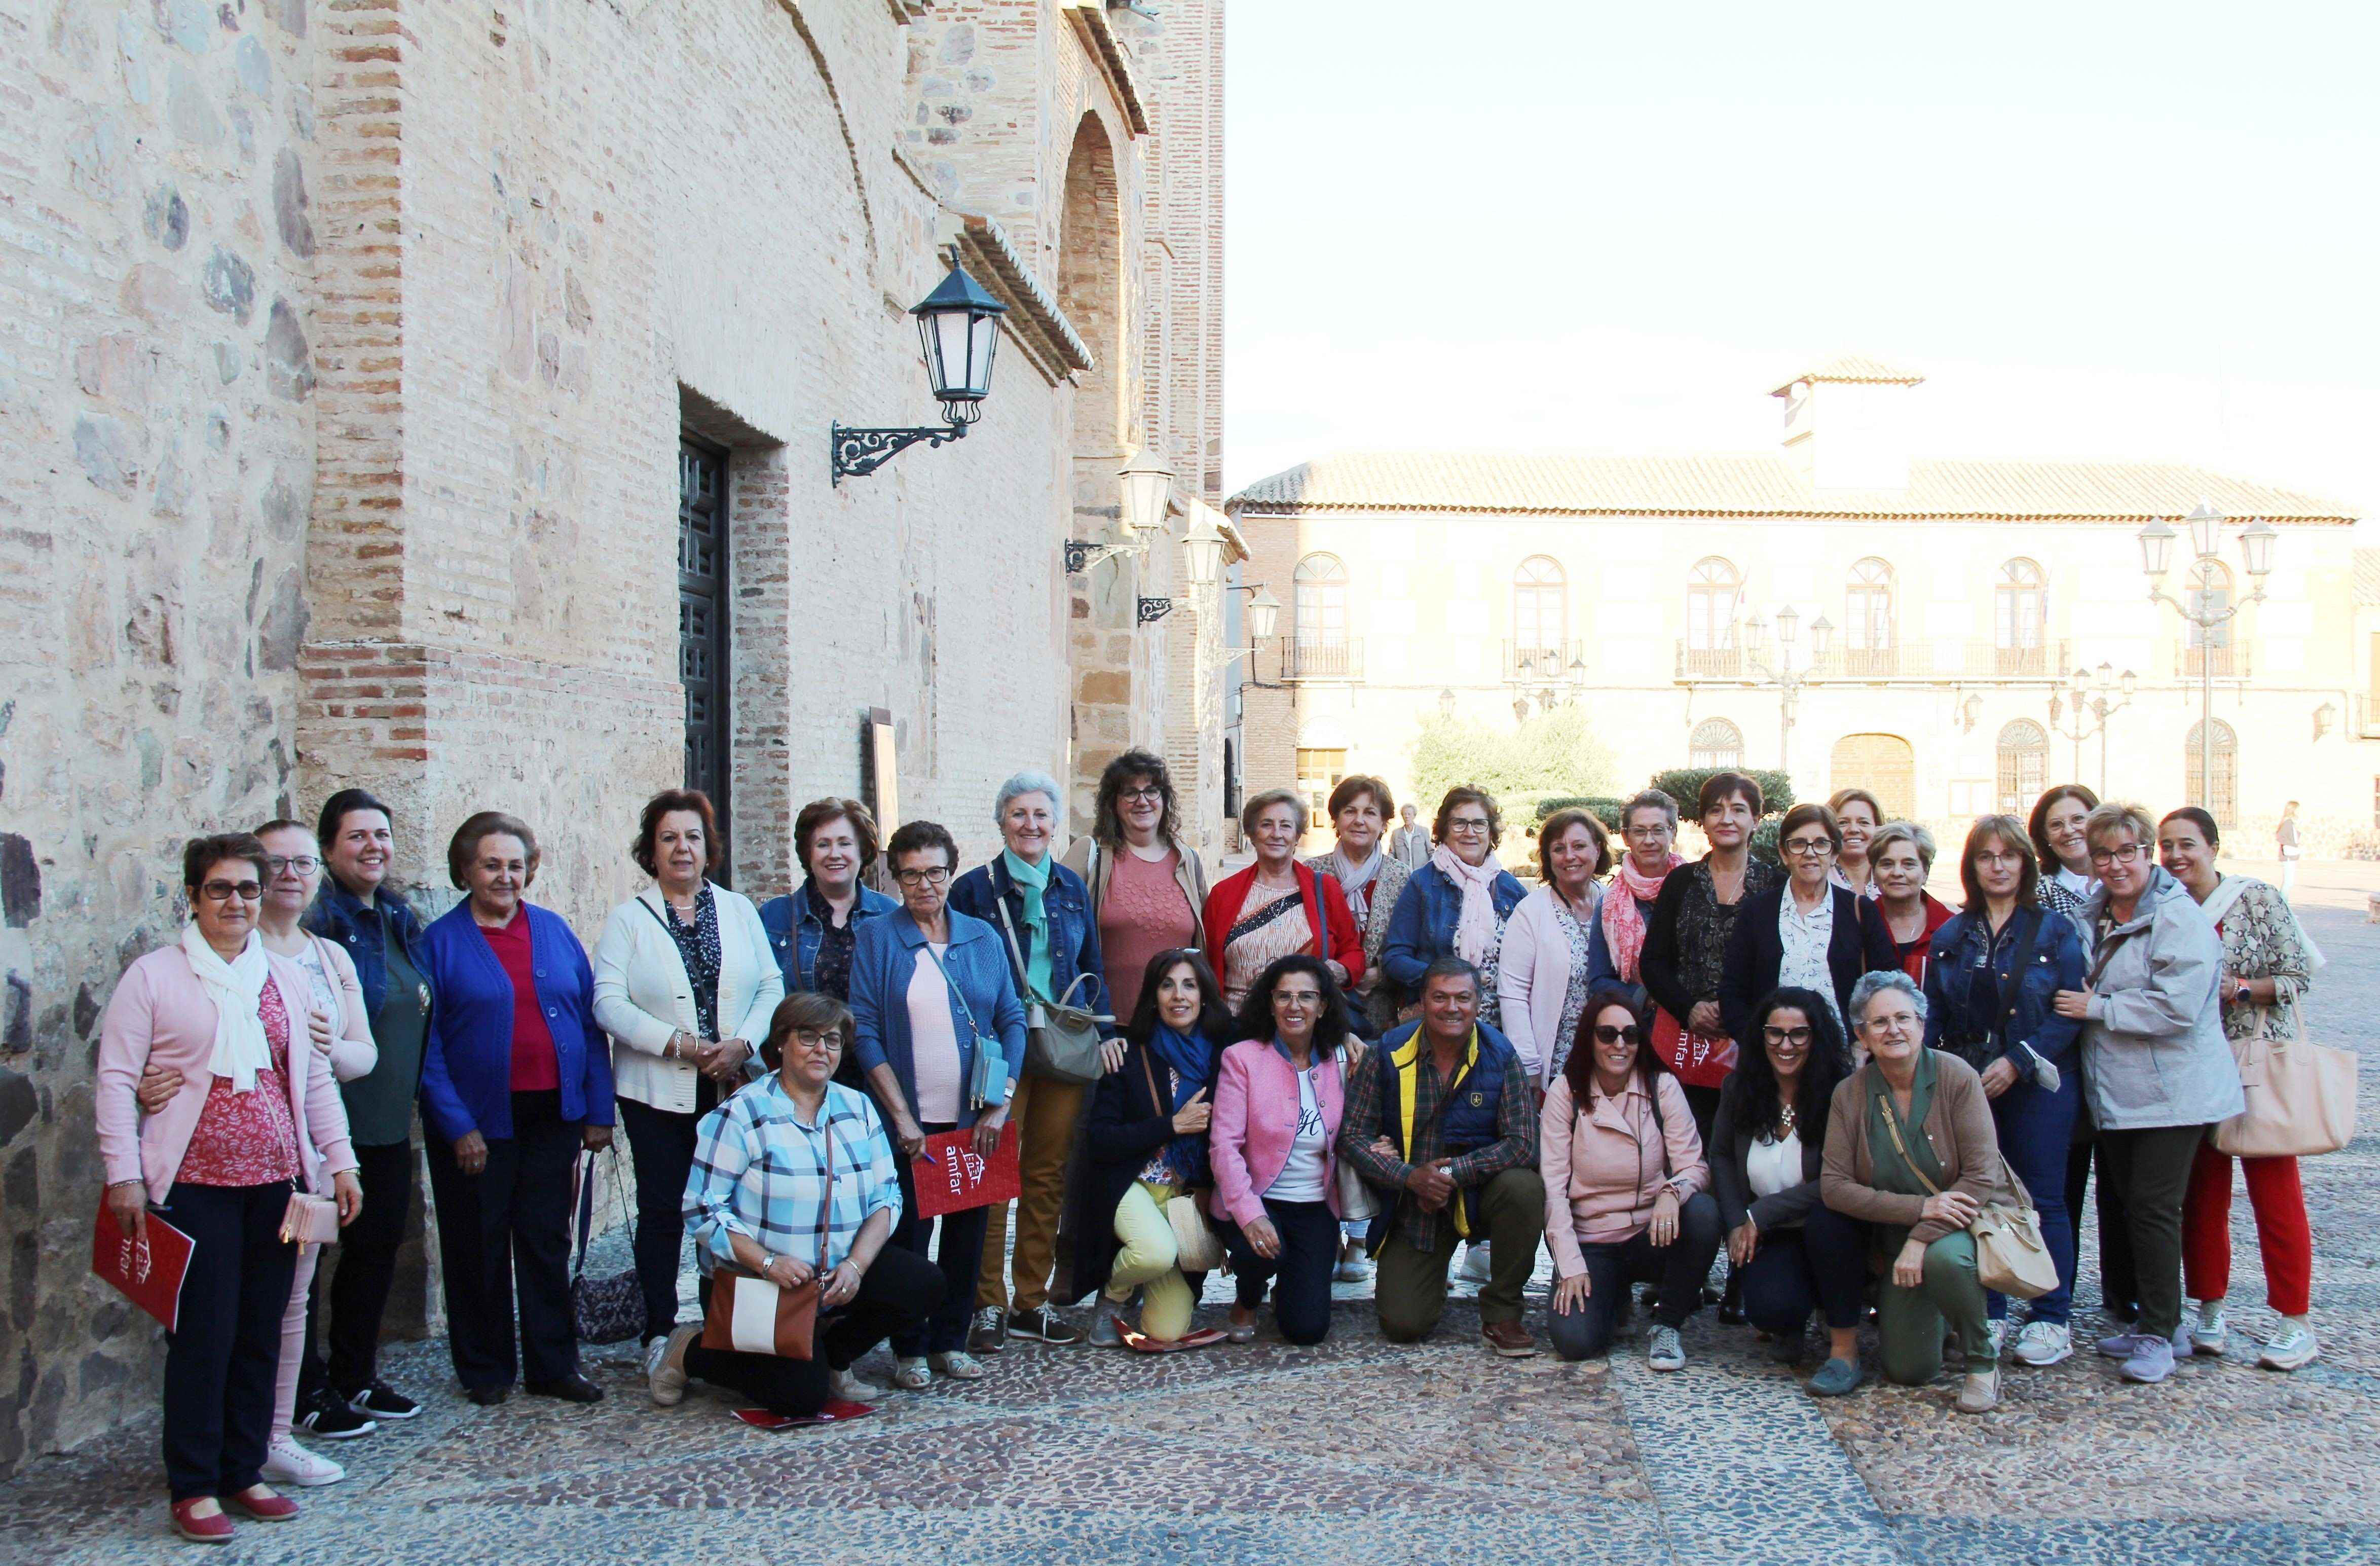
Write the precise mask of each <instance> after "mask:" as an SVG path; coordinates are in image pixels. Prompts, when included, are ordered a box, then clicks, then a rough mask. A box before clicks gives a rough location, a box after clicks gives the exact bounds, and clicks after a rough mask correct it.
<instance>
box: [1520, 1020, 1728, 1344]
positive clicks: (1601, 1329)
mask: <svg viewBox="0 0 2380 1566" xmlns="http://www.w3.org/2000/svg"><path fill="white" fill-rule="evenodd" d="M1650 1034H1651V1030H1650V1029H1649V1028H1648V1027H1647V1026H1646V1025H1645V1014H1644V1013H1643V1012H1641V1011H1639V1010H1638V1009H1636V1007H1635V1006H1634V1005H1633V1004H1632V1003H1631V1001H1630V999H1629V997H1628V995H1627V992H1626V991H1624V990H1621V989H1618V988H1603V989H1598V990H1597V991H1596V992H1595V993H1594V994H1593V995H1591V996H1589V997H1587V999H1586V1009H1585V1012H1584V1013H1582V1014H1581V1016H1580V1018H1579V1024H1578V1037H1577V1040H1576V1042H1575V1043H1574V1044H1573V1046H1572V1049H1571V1052H1570V1058H1569V1059H1568V1060H1566V1061H1565V1062H1564V1063H1563V1065H1562V1071H1561V1074H1560V1076H1558V1077H1556V1078H1555V1079H1554V1081H1553V1085H1552V1086H1551V1087H1550V1088H1548V1090H1547V1092H1546V1103H1545V1107H1544V1109H1543V1110H1542V1111H1541V1112H1540V1113H1539V1115H1538V1118H1537V1172H1538V1173H1540V1174H1542V1175H1543V1176H1544V1177H1545V1181H1546V1242H1547V1243H1548V1244H1549V1245H1550V1246H1552V1247H1553V1253H1554V1273H1555V1278H1556V1282H1555V1284H1554V1291H1553V1294H1552V1296H1551V1298H1549V1299H1548V1301H1547V1303H1546V1327H1547V1329H1548V1334H1549V1335H1550V1336H1551V1337H1552V1339H1553V1340H1554V1352H1556V1353H1559V1354H1560V1355H1561V1357H1562V1358H1564V1359H1567V1360H1580V1359H1587V1358H1591V1357H1594V1356H1597V1355H1599V1354H1602V1353H1603V1352H1605V1351H1606V1350H1608V1349H1609V1347H1610V1346H1611V1337H1612V1334H1613V1332H1614V1331H1615V1330H1616V1329H1617V1327H1618V1326H1619V1322H1620V1313H1621V1308H1622V1307H1623V1306H1624V1305H1625V1304H1626V1303H1627V1300H1628V1290H1629V1288H1630V1286H1631V1285H1633V1284H1636V1283H1649V1282H1653V1281H1655V1280H1657V1279H1658V1281H1659V1283H1660V1285H1661V1293H1660V1301H1659V1303H1658V1304H1657V1305H1656V1306H1655V1307H1654V1310H1653V1324H1654V1325H1653V1330H1652V1333H1651V1335H1650V1337H1649V1338H1648V1340H1647V1341H1646V1343H1645V1353H1646V1362H1647V1363H1648V1364H1650V1365H1651V1366H1652V1367H1653V1368H1654V1369H1655V1370H1678V1369H1681V1368H1682V1367H1683V1366H1684V1364H1685V1363H1686V1352H1685V1350H1684V1348H1683V1347H1682V1346H1681V1344H1680V1343H1679V1340H1678V1329H1679V1328H1680V1327H1683V1326H1684V1325H1685V1324H1686V1317H1687V1316H1689V1315H1693V1314H1694V1310H1695V1308H1696V1307H1698V1306H1699V1305H1700V1304H1701V1303H1702V1293H1703V1278H1704V1277H1705V1275H1706V1274H1707V1273H1708V1272H1709V1271H1710V1265H1711V1258H1712V1257H1714V1256H1716V1255H1717V1254H1718V1242H1719V1218H1718V1204H1717V1203H1715V1202H1714V1201H1713V1200H1712V1199H1711V1194H1710V1167H1709V1165H1707V1164H1706V1163H1705V1162H1704V1160H1703V1144H1702V1138H1701V1136H1700V1135H1699V1134H1698V1133H1697V1132H1695V1130H1694V1111H1693V1110H1692V1108H1691V1107H1688V1105H1687V1103H1686V1095H1685V1094H1684V1092H1683V1091H1682V1089H1681V1088H1680V1087H1679V1086H1678V1079H1677V1078H1676V1077H1674V1076H1672V1075H1670V1071H1669V1068H1668V1067H1667V1066H1666V1065H1665V1064H1664V1063H1663V1062H1662V1059H1661V1058H1660V1056H1659V1055H1658V1054H1657V1053H1655V1051H1654V1050H1653V1049H1652V1048H1651V1047H1650Z"/></svg>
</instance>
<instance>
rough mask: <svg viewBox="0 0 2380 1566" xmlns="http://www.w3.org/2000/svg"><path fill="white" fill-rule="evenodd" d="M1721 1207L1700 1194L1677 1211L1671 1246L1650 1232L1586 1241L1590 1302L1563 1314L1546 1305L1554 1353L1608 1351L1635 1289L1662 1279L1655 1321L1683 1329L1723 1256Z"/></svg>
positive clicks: (1570, 1355)
mask: <svg viewBox="0 0 2380 1566" xmlns="http://www.w3.org/2000/svg"><path fill="white" fill-rule="evenodd" d="M1718 1222H1719V1220H1718V1203H1717V1202H1714V1201H1713V1200H1711V1195H1710V1193H1709V1192H1707V1191H1697V1192H1696V1193H1694V1195H1692V1196H1691V1197H1689V1198H1687V1200H1686V1205H1684V1206H1683V1207H1682V1208H1680V1209H1679V1210H1678V1237H1677V1238H1676V1239H1675V1240H1672V1241H1671V1242H1670V1243H1668V1244H1667V1245H1656V1244H1654V1243H1653V1233H1652V1230H1649V1229H1645V1230H1637V1232H1636V1233H1634V1234H1633V1235H1631V1236H1629V1237H1628V1238H1627V1239H1625V1240H1622V1241H1621V1242H1618V1243H1616V1244H1597V1243H1595V1242H1589V1241H1581V1242H1579V1247H1578V1248H1579V1251H1580V1253H1581V1254H1582V1255H1583V1256H1584V1257H1585V1261H1586V1280H1587V1283H1586V1298H1585V1301H1584V1302H1582V1303H1580V1305H1579V1307H1578V1309H1576V1310H1574V1311H1558V1310H1556V1309H1554V1308H1553V1305H1552V1303H1550V1301H1549V1302H1548V1304H1547V1306H1546V1334H1547V1336H1548V1337H1550V1338H1551V1339H1552V1340H1554V1352H1556V1353H1558V1354H1560V1355H1561V1357H1562V1358H1564V1359H1569V1360H1579V1359H1593V1358H1595V1357H1597V1355H1599V1354H1603V1353H1606V1352H1609V1351H1610V1348H1611V1337H1612V1333H1613V1332H1614V1331H1615V1330H1616V1329H1617V1328H1618V1326H1619V1323H1620V1313H1621V1309H1622V1308H1623V1307H1624V1306H1625V1305H1626V1304H1627V1303H1628V1289H1629V1286H1630V1285H1631V1284H1636V1283H1650V1282H1654V1281H1656V1280H1658V1282H1659V1283H1660V1286H1661V1297H1660V1303H1658V1304H1657V1305H1655V1306H1654V1307H1653V1319H1654V1320H1655V1321H1657V1322H1658V1323H1660V1324H1661V1325H1662V1326H1663V1327H1683V1326H1684V1325H1685V1324H1686V1317H1688V1316H1690V1315H1694V1312H1695V1311H1696V1310H1697V1309H1699V1308H1700V1307H1701V1305H1702V1303H1703V1278H1704V1277H1705V1276H1706V1274H1708V1273H1709V1271H1710V1265H1711V1257H1713V1256H1714V1255H1716V1254H1718V1241H1719V1232H1718Z"/></svg>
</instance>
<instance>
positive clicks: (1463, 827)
mask: <svg viewBox="0 0 2380 1566" xmlns="http://www.w3.org/2000/svg"><path fill="white" fill-rule="evenodd" d="M1433 830H1434V831H1435V832H1436V834H1437V838H1438V847H1437V848H1436V849H1434V850H1431V852H1430V856H1429V863H1427V864H1425V865H1423V866H1422V867H1421V868H1420V869H1418V870H1416V871H1415V872H1414V873H1413V875H1411V876H1409V877H1408V878H1407V879H1406V881H1405V889H1404V890H1403V891H1402V892H1400V893H1398V894H1397V906H1396V908H1395V909H1394V910H1393V911H1391V912H1390V914H1389V937H1388V939H1387V940H1386V941H1385V942H1383V943H1382V944H1381V947H1380V967H1381V969H1382V971H1383V972H1385V973H1387V974H1388V977H1389V982H1390V984H1392V985H1395V986H1396V991H1397V999H1398V1002H1399V1004H1400V1005H1401V1006H1402V1007H1403V1008H1404V1010H1403V1011H1401V1012H1400V1013H1399V1014H1400V1015H1401V1016H1410V1015H1413V1014H1414V1013H1413V1008H1414V1007H1415V1006H1416V1005H1417V1004H1418V1003H1419V1001H1420V999H1421V976H1422V974H1423V973H1425V972H1427V970H1428V968H1429V965H1430V964H1431V963H1433V962H1435V961H1437V960H1439V958H1441V957H1460V958H1462V959H1463V960H1464V961H1465V962H1468V963H1470V964H1471V965H1472V966H1473V967H1474V968H1476V969H1478V970H1479V1014H1480V1015H1481V1016H1483V1017H1493V1016H1497V1015H1500V1013H1499V1012H1498V1010H1497V1009H1496V959H1497V954H1498V949H1499V948H1500V947H1501V946H1502V944H1503V939H1504V922H1505V921H1506V920H1507V919H1510V918H1511V917H1512V910H1513V909H1514V908H1515V907H1517V906H1518V905H1519V904H1520V901H1521V899H1523V898H1524V897H1526V896H1527V895H1528V888H1527V887H1524V886H1522V885H1521V883H1520V881H1519V880H1518V879H1517V878H1516V877H1515V876H1513V875H1512V873H1511V872H1510V871H1508V870H1506V869H1505V868H1504V866H1503V864H1502V863H1500V862H1499V861H1498V859H1497V858H1496V843H1497V840H1498V839H1499V838H1500V837H1502V835H1503V830H1504V825H1503V816H1502V814H1500V812H1498V810H1497V809H1496V801H1495V800H1494V798H1493V797H1491V796H1490V795H1489V794H1488V792H1487V791H1486V790H1484V789H1474V788H1470V787H1467V786H1463V787H1457V788H1453V789H1448V790H1447V791H1446V798H1445V799H1443V800H1441V801H1439V806H1438V822H1437V825H1436V826H1435V827H1434V828H1433Z"/></svg>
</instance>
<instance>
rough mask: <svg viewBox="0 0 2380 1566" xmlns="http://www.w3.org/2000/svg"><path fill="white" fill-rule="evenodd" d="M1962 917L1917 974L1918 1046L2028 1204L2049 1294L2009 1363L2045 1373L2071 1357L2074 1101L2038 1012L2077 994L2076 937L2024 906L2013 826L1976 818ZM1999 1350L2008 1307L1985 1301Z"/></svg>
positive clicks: (2029, 850)
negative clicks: (1948, 1074) (1937, 1066)
mask: <svg viewBox="0 0 2380 1566" xmlns="http://www.w3.org/2000/svg"><path fill="white" fill-rule="evenodd" d="M1959 882H1960V885H1961V886H1962V887H1964V888H1965V889H1966V894H1967V899H1966V907H1965V909H1964V910H1962V911H1961V912H1959V913H1957V914H1954V915H1953V916H1952V917H1951V919H1950V921H1949V923H1948V924H1944V925H1943V926H1942V929H1941V933H1940V934H1938V935H1937V936H1935V937H1934V956H1933V960H1932V961H1931V962H1930V963H1929V964H1928V965H1927V967H1926V970H1925V1003H1926V1004H1925V1043H1926V1046H1927V1047H1929V1048H1933V1049H1940V1050H1945V1051H1948V1052H1949V1053H1950V1054H1952V1055H1955V1056H1957V1057H1958V1058H1960V1059H1961V1060H1964V1061H1965V1062H1966V1063H1967V1064H1968V1065H1970V1066H1973V1068H1975V1070H1976V1071H1978V1072H1979V1073H1981V1076H1982V1081H1983V1084H1984V1096H1985V1098H1987V1099H1988V1100H1990V1102H1991V1107H1992V1125H1993V1129H1994V1132H1995V1133H1996V1134H1997V1135H1998V1138H1999V1144H2000V1153H2001V1156H2003V1157H2005V1158H2006V1159H2007V1160H2008V1165H2009V1168H2010V1171H2011V1172H2013V1173H2014V1174H2015V1175H2016V1177H2017V1178H2018V1179H2019V1180H2021V1181H2023V1182H2024V1188H2025V1190H2027V1191H2028V1192H2030V1193H2033V1198H2034V1208H2035V1210H2036V1211H2037V1212H2038V1213H2039V1214H2040V1217H2041V1238H2042V1242H2043V1243H2044V1244H2046V1245H2047V1246H2048V1247H2049V1255H2050V1259H2051V1261H2053V1262H2054V1263H2055V1264H2056V1265H2057V1267H2058V1287H2057V1288H2055V1289H2053V1290H2051V1291H2049V1292H2048V1293H2046V1294H2044V1295H2042V1296H2041V1297H2040V1298H2038V1299H2036V1300H2034V1302H2033V1305H2032V1310H2031V1314H2030V1316H2029V1318H2028V1319H2027V1320H2026V1322H2025V1324H2024V1330H2022V1332H2020V1333H2018V1334H2017V1338H2016V1343H2015V1346H2014V1349H2013V1351H2012V1352H2013V1353H2014V1356H2015V1358H2016V1360H2017V1362H2018V1363H2019V1364H2030V1365H2051V1364H2058V1362H2059V1361H2060V1360H2063V1359H2065V1358H2066V1357H2067V1356H2068V1355H2070V1354H2071V1353H2072V1352H2074V1347H2073V1340H2072V1336H2071V1332H2070V1321H2071V1319H2072V1316H2073V1310H2074V1272H2075V1254H2074V1215H2073V1213H2072V1212H2071V1211H2070V1210H2069V1209H2068V1207H2067V1205H2066V1194H2065V1182H2066V1149H2067V1146H2068V1144H2069V1143H2070V1142H2071V1140H2072V1138H2073V1131H2074V1112H2075V1108H2076V1107H2077V1106H2078V1105H2080V1104H2081V1103H2082V1101H2083V1074H2082V1072H2081V1071H2078V1070H2076V1069H2075V1061H2074V1036H2075V1031H2076V1025H2075V1023H2074V1022H2073V1020H2072V1019H2070V1018H2066V1017H2061V1016H2059V1015H2058V1013H2057V1011H2056V1010H2055V1009H2053V1008H2052V1007H2051V1005H2050V997H2053V996H2055V995H2056V994H2057V993H2058V991H2059V990H2062V989H2073V988H2076V987H2078V986H2079V985H2081V984H2082V983H2083V937H2082V936H2081V935H2080V933H2078V932H2077V931H2076V929H2075V928H2074V922H2073V921H2072V920H2070V919H2069V918H2067V917H2066V916H2065V915H2064V914H2062V913H2055V912H2052V911H2049V910H2048V909H2046V908H2043V907H2041V906H2040V905H2039V903H2038V902H2037V901H2036V899H2035V895H2034V894H2035V890H2036V888H2037V887H2038V886H2039V867H2038V866H2036V865H2035V864H2034V859H2033V844H2032V840H2031V838H2030V837H2029V836H2028V835H2027V834H2026V832H2025V829H2024V824H2023V823H2022V822H2021V821H2019V820H2017V818H2016V817H2014V816H2012V815H1987V816H1985V817H1984V818H1983V819H1982V820H1980V821H1978V822H1976V823H1975V825H1974V826H1973V827H1972V828H1970V829H1969V831H1968V833H1967V845H1966V847H1965V848H1964V849H1963V850H1961V852H1960V855H1959ZM1989 1304H1990V1315H1991V1328H1990V1330H1991V1333H1992V1339H1993V1341H1994V1343H1995V1344H1998V1343H2001V1342H2002V1341H2003V1337H2004V1333H2005V1329H2006V1324H2007V1319H2008V1297H2007V1296H2006V1295H2004V1294H1994V1295H1992V1296H1991V1299H1990V1302H1989Z"/></svg>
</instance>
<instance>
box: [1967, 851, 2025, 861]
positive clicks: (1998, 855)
mask: <svg viewBox="0 0 2380 1566" xmlns="http://www.w3.org/2000/svg"><path fill="white" fill-rule="evenodd" d="M1975 863H1977V864H2022V863H2024V855H2022V854H2021V853H2006V852H1998V851H1986V852H1984V853H1979V854H1977V855H1976V856H1975Z"/></svg>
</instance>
